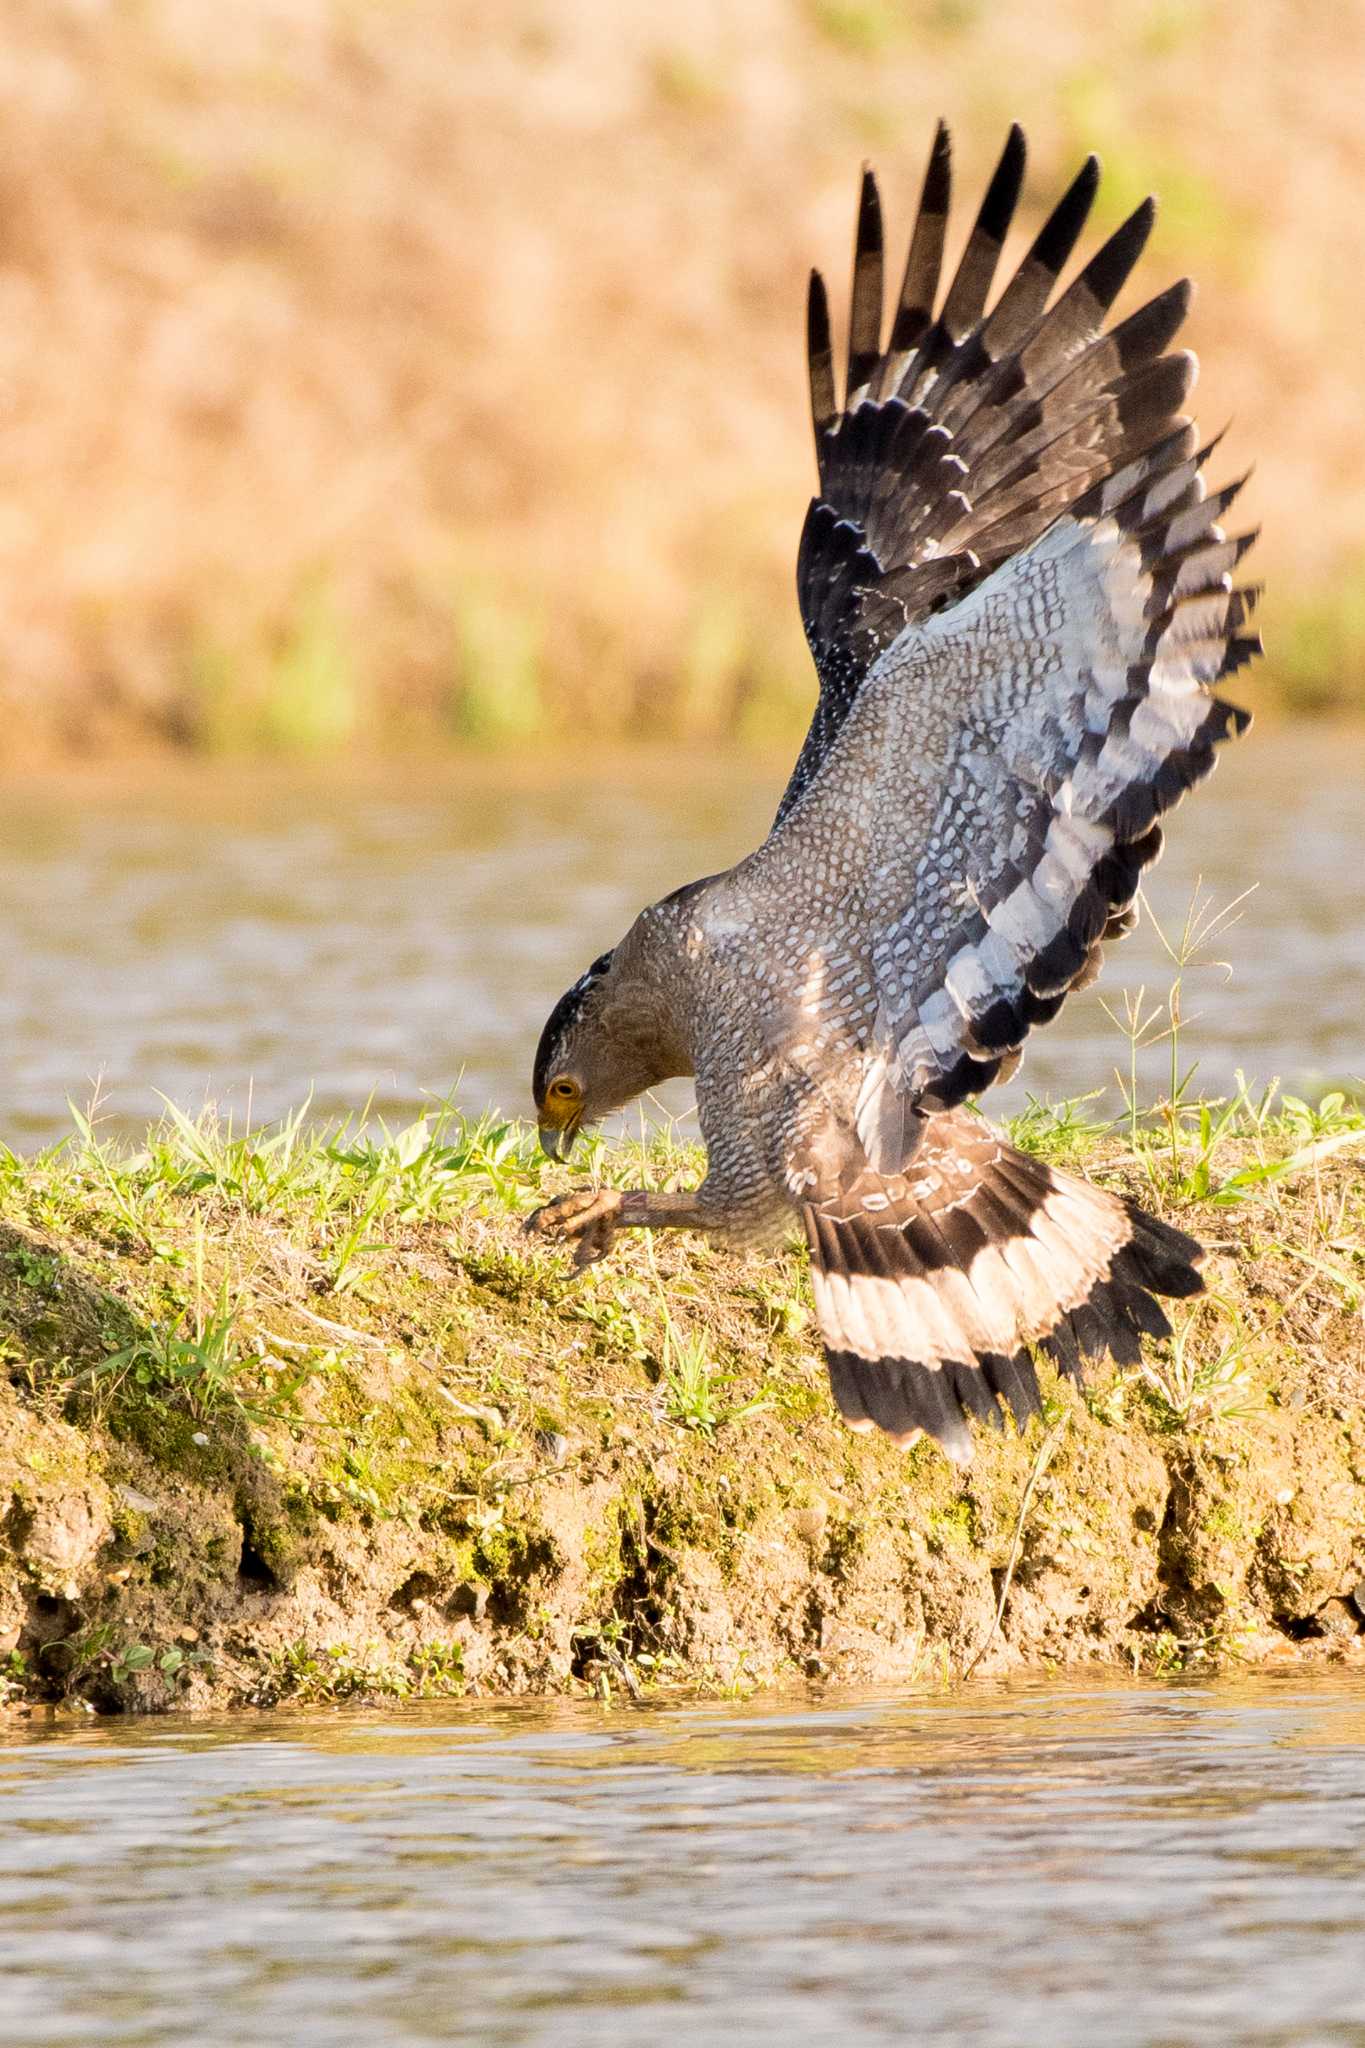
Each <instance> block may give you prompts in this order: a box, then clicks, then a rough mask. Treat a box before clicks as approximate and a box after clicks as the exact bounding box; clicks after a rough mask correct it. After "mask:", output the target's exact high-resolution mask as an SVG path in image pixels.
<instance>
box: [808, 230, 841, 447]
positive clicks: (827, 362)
mask: <svg viewBox="0 0 1365 2048" xmlns="http://www.w3.org/2000/svg"><path fill="white" fill-rule="evenodd" d="M806 361H807V365H808V367H809V372H810V410H811V419H812V420H813V422H814V425H815V440H816V447H817V449H818V447H819V442H820V436H821V435H822V434H823V433H824V432H825V431H826V429H827V428H828V427H830V426H832V425H833V423H834V420H835V418H836V416H837V414H838V411H839V401H838V399H837V397H836V396H835V391H834V345H833V342H832V340H831V338H830V328H829V295H828V293H827V292H826V290H825V280H824V279H823V277H821V275H820V273H819V271H818V270H812V272H811V274H810V289H809V292H808V294H807V297H806Z"/></svg>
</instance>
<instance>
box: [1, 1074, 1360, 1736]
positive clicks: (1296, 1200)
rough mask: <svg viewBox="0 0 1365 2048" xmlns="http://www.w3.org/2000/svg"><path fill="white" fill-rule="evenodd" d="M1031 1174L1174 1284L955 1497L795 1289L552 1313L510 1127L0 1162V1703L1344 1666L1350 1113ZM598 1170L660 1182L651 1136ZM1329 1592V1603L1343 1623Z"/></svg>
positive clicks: (1353, 1303) (983, 1448)
mask: <svg viewBox="0 0 1365 2048" xmlns="http://www.w3.org/2000/svg"><path fill="white" fill-rule="evenodd" d="M1017 1135H1018V1137H1019V1139H1020V1141H1021V1142H1023V1143H1024V1144H1026V1145H1029V1146H1033V1147H1036V1148H1038V1149H1041V1150H1043V1151H1045V1152H1046V1153H1047V1154H1048V1155H1049V1156H1051V1157H1053V1158H1056V1159H1059V1160H1061V1161H1064V1162H1068V1163H1073V1164H1078V1165H1083V1166H1084V1167H1085V1168H1086V1169H1087V1170H1088V1171H1090V1172H1093V1173H1095V1174H1097V1175H1098V1176H1100V1177H1101V1178H1103V1179H1105V1180H1108V1181H1112V1182H1114V1183H1116V1184H1121V1185H1124V1186H1126V1187H1129V1188H1131V1189H1132V1190H1134V1191H1135V1192H1137V1193H1139V1194H1140V1195H1141V1197H1142V1199H1143V1200H1144V1201H1145V1202H1147V1203H1148V1204H1149V1205H1151V1206H1154V1207H1155V1208H1157V1209H1159V1210H1161V1211H1162V1212H1163V1213H1166V1214H1170V1215H1174V1216H1176V1217H1178V1218H1179V1220H1180V1222H1181V1223H1182V1224H1184V1225H1185V1226H1186V1227H1188V1228H1190V1229H1193V1230H1196V1231H1198V1232H1199V1234H1200V1235H1201V1236H1202V1237H1203V1238H1204V1240H1205V1242H1206V1243H1208V1244H1209V1245H1210V1246H1211V1248H1212V1262H1211V1268H1210V1294H1209V1296H1208V1298H1207V1299H1206V1300H1205V1301H1203V1302H1200V1303H1196V1304H1194V1305H1193V1306H1191V1307H1189V1308H1188V1309H1186V1307H1185V1306H1184V1305H1181V1310H1180V1313H1179V1315H1178V1318H1177V1330H1176V1335H1175V1338H1174V1340H1173V1341H1172V1342H1171V1343H1169V1344H1166V1345H1158V1346H1155V1347H1152V1348H1151V1349H1150V1351H1149V1354H1148V1358H1147V1362H1146V1364H1145V1366H1144V1368H1143V1370H1142V1372H1141V1373H1139V1374H1137V1375H1133V1376H1129V1377H1127V1378H1124V1379H1115V1378H1114V1377H1113V1376H1112V1374H1109V1373H1107V1372H1106V1373H1102V1374H1101V1375H1100V1376H1099V1377H1098V1378H1097V1379H1096V1381H1095V1383H1094V1384H1093V1385H1091V1386H1090V1387H1088V1388H1087V1389H1086V1391H1085V1393H1084V1395H1083V1396H1082V1395H1080V1394H1078V1393H1076V1392H1075V1391H1074V1390H1072V1389H1071V1388H1069V1387H1067V1386H1059V1385H1056V1384H1055V1383H1053V1382H1051V1381H1048V1382H1047V1402H1046V1413H1045V1416H1044V1418H1043V1420H1042V1422H1041V1423H1034V1424H1032V1425H1031V1426H1030V1428H1029V1429H1028V1430H1027V1431H1026V1432H1025V1433H1024V1434H1023V1435H1022V1436H1020V1435H1016V1434H1015V1433H1014V1431H1013V1430H1012V1429H1008V1428H1007V1429H1006V1430H1005V1432H1004V1433H1003V1434H1001V1435H998V1436H997V1435H993V1434H992V1433H991V1432H989V1431H982V1432H981V1433H980V1438H979V1444H978V1450H977V1456H976V1461H975V1464H974V1466H973V1467H972V1469H971V1471H970V1472H969V1473H968V1474H967V1475H965V1476H964V1475H962V1474H961V1473H959V1472H957V1471H955V1470H954V1469H953V1468H951V1467H950V1466H949V1465H948V1464H947V1463H946V1461H945V1460H944V1459H942V1458H941V1457H940V1455H939V1454H938V1452H937V1451H936V1450H935V1449H934V1448H933V1447H932V1446H930V1445H923V1444H922V1445H920V1446H918V1447H917V1448H916V1449H915V1450H914V1451H913V1452H911V1453H910V1454H909V1455H903V1454H901V1453H898V1452H896V1451H895V1450H893V1449H892V1448H891V1447H889V1446H888V1445H886V1444H884V1443H882V1442H879V1441H878V1442H868V1441H866V1440H863V1439H861V1438H856V1437H854V1436H852V1435H850V1434H849V1433H848V1432H847V1431H845V1430H844V1429H843V1428H842V1426H841V1425H840V1424H839V1423H838V1422H837V1420H836V1419H835V1418H834V1417H833V1415H832V1414H831V1410H830V1403H829V1399H828V1393H827V1389H826V1385H825V1377H824V1372H823V1368H822V1366H821V1364H820V1362H819V1357H818V1351H817V1348H816V1346H815V1344H814V1341H813V1333H812V1330H811V1327H810V1322H809V1314H808V1298H807V1291H806V1284H805V1277H804V1273H803V1270H802V1263H801V1260H800V1258H799V1256H798V1255H797V1254H795V1253H793V1254H790V1255H787V1256H782V1257H771V1258H769V1257H759V1256H755V1255H746V1256H743V1257H735V1256H729V1255H726V1254H722V1253H719V1252H717V1251H714V1250H711V1249H709V1248H707V1247H706V1246H705V1245H703V1244H700V1243H698V1242H695V1241H691V1240H682V1239H672V1238H669V1237H667V1236H665V1237H661V1238H659V1239H658V1240H657V1241H651V1240H650V1239H648V1238H636V1239H634V1240H625V1241H623V1242H622V1244H621V1246H620V1248H619V1250H618V1252H617V1253H616V1255H615V1256H614V1257H613V1258H612V1260H611V1261H610V1262H609V1263H608V1264H606V1265H605V1266H602V1267H599V1268H596V1269H594V1270H593V1271H591V1272H590V1273H589V1274H588V1275H587V1276H585V1277H584V1278H582V1279H580V1280H571V1279H570V1278H569V1277H568V1273H567V1270H566V1262H565V1261H564V1260H563V1259H562V1258H557V1257H555V1256H553V1255H551V1254H548V1253H547V1252H545V1251H543V1250H541V1249H538V1248H537V1247H536V1246H535V1245H534V1244H533V1243H532V1242H531V1241H530V1240H528V1239H526V1238H525V1237H524V1236H523V1235H522V1233H521V1230H520V1224H521V1220H522V1218H523V1216H524V1215H525V1213H526V1212H527V1211H528V1210H529V1209H530V1208H531V1207H532V1206H533V1205H534V1204H535V1203H537V1202H538V1201H540V1200H542V1199H543V1198H544V1196H545V1194H546V1193H547V1192H548V1191H550V1190H552V1189H554V1188H556V1187H558V1186H560V1185H562V1184H564V1181H565V1179H566V1176H565V1175H564V1174H563V1173H561V1172H558V1171H555V1172H551V1171H549V1170H544V1171H542V1169H541V1166H540V1165H539V1164H538V1163H537V1162H536V1160H535V1155H534V1146H533V1142H532V1141H531V1140H530V1139H529V1137H528V1134H527V1133H525V1132H523V1131H521V1130H518V1129H516V1128H513V1127H507V1126H497V1127H495V1126H489V1125H479V1124H471V1123H469V1122H467V1121H465V1120H463V1119H462V1118H460V1117H459V1116H458V1115H456V1114H454V1113H453V1112H444V1111H443V1112H440V1113H438V1114H434V1115H433V1116H432V1117H431V1118H429V1119H427V1120H424V1121H423V1122H422V1123H420V1124H418V1125H415V1126H413V1127H412V1128H411V1129H409V1130H406V1131H403V1132H401V1133H399V1134H397V1135H388V1134H385V1133H383V1132H379V1131H368V1132H367V1131H364V1130H358V1129H339V1130H333V1131H330V1132H322V1131H319V1130H317V1129H315V1128H309V1127H308V1126H306V1125H305V1124H304V1123H303V1122H302V1120H294V1121H291V1122H288V1123H286V1124H284V1125H281V1126H279V1127H276V1128H274V1129H271V1130H268V1131H263V1132H260V1133H255V1134H252V1135H250V1136H246V1137H241V1138H236V1137H233V1136H232V1135H231V1134H230V1133H228V1132H226V1131H224V1130H222V1129H219V1128H215V1127H214V1126H213V1124H212V1123H211V1122H206V1121H200V1122H190V1121H188V1120H187V1119H185V1118H183V1117H181V1116H179V1115H178V1114H175V1113H171V1114H170V1115H169V1117H168V1119H167V1121H166V1122H164V1123H163V1124H162V1125H161V1126H160V1128H158V1129H157V1130H155V1131H153V1132H151V1133H150V1134H149V1135H148V1138H147V1141H146V1143H145V1145H144V1146H143V1147H141V1148H140V1149H138V1150H136V1151H117V1150H113V1149H111V1148H109V1147H107V1146H105V1145H102V1144H101V1143H100V1142H99V1141H98V1139H97V1138H96V1136H95V1135H94V1134H92V1133H91V1132H90V1131H89V1130H88V1129H79V1130H77V1131H76V1132H75V1133H74V1134H73V1136H72V1138H71V1139H70V1140H69V1141H68V1142H67V1143H65V1144H64V1145H62V1146H60V1147H58V1148H56V1149H55V1150H53V1151H50V1152H48V1153H46V1154H44V1155H42V1156H41V1157H38V1158H32V1159H20V1158H16V1157H8V1156H6V1157H3V1158H0V1359H3V1368H4V1370H3V1374H2V1375H0V1692H2V1693H3V1695H4V1696H6V1697H7V1698H8V1700H9V1701H10V1703H11V1704H19V1703H23V1702H26V1701H43V1700H49V1701H50V1700H67V1701H75V1702H80V1701H84V1702H88V1703H90V1704H92V1705H94V1706H96V1707H98V1708H112V1707H134V1708H145V1709H157V1708H163V1707H170V1706H175V1707H195V1706H206V1705H236V1704H246V1703H260V1704H267V1703H273V1702H276V1701H282V1700H291V1699H295V1700H308V1701H318V1700H335V1699H342V1698H347V1697H352V1696H364V1695H371V1694H387V1695H395V1694H396V1695H399V1696H428V1695H432V1694H443V1693H454V1692H462V1691H465V1690H468V1689H472V1690H476V1691H502V1692H525V1691H542V1690H549V1691H560V1690H567V1689H573V1688H581V1687H589V1688H593V1689H595V1690H597V1691H599V1692H601V1693H604V1694H612V1693H618V1692H621V1693H629V1694H635V1693H637V1692H640V1691H642V1690H643V1689H646V1688H648V1687H651V1686H656V1685H659V1684H661V1683H682V1684H686V1685H691V1686H698V1687H703V1688H709V1689H742V1688H745V1687H748V1686H750V1685H760V1684H763V1683H767V1682H771V1681H775V1680H779V1679H781V1678H783V1677H792V1676H807V1677H812V1676H813V1677H824V1678H830V1679H860V1680H866V1679H886V1678H895V1679H908V1678H910V1677H913V1676H920V1677H934V1678H940V1677H941V1678H945V1679H946V1678H948V1677H950V1676H953V1675H956V1674H962V1673H964V1672H966V1671H969V1670H972V1669H979V1670H982V1671H991V1670H999V1669H1004V1668H1009V1667H1011V1666H1017V1665H1020V1664H1030V1665H1035V1666H1036V1665H1047V1666H1060V1665H1064V1664H1071V1663H1076V1662H1085V1661H1088V1660H1093V1659H1103V1660H1111V1661H1112V1660H1124V1661H1127V1662H1129V1663H1130V1664H1132V1665H1133V1666H1135V1667H1138V1668H1142V1669H1146V1670H1150V1671H1155V1672H1163V1671H1171V1670H1176V1669H1184V1668H1187V1667H1190V1666H1195V1667H1199V1668H1207V1667H1212V1666H1215V1665H1217V1664H1219V1663H1221V1662H1223V1661H1226V1660H1228V1659H1237V1658H1243V1659H1258V1660H1259V1659H1264V1658H1267V1657H1271V1658H1274V1657H1279V1658H1285V1659H1297V1658H1301V1657H1304V1656H1311V1655H1320V1654H1328V1655H1333V1656H1352V1655H1360V1654H1361V1653H1362V1649H1365V1642H1363V1641H1362V1637H1361V1628H1362V1625H1363V1624H1365V1617H1363V1616H1362V1602H1365V1593H1362V1592H1361V1591H1359V1590H1358V1589H1359V1587H1360V1582H1361V1580H1362V1579H1363V1578H1365V1307H1363V1304H1365V1186H1363V1185H1362V1176H1361V1172H1360V1154H1361V1151H1362V1149H1365V1116H1362V1114H1361V1113H1360V1111H1359V1110H1357V1109H1355V1108H1352V1107H1351V1106H1350V1105H1349V1104H1346V1103H1344V1102H1342V1101H1341V1100H1340V1099H1339V1098H1336V1099H1329V1100H1328V1101H1327V1102H1326V1103H1324V1104H1323V1105H1322V1106H1321V1107H1320V1108H1319V1109H1316V1110H1314V1109H1310V1108H1309V1107H1307V1106H1306V1105H1303V1104H1297V1103H1293V1102H1287V1103H1279V1104H1273V1103H1266V1102H1260V1103H1254V1102H1252V1101H1251V1100H1250V1099H1248V1098H1246V1097H1245V1096H1244V1097H1242V1098H1240V1099H1239V1100H1238V1101H1237V1102H1236V1103H1234V1104H1231V1105H1226V1104H1225V1105H1222V1106H1221V1107H1216V1108H1208V1107H1203V1108H1194V1109H1191V1110H1188V1111H1185V1112H1182V1113H1180V1114H1169V1113H1168V1114H1167V1115H1166V1116H1165V1117H1164V1118H1162V1117H1158V1118H1155V1119H1147V1120H1135V1121H1133V1122H1131V1123H1130V1124H1129V1125H1128V1126H1126V1127H1125V1128H1124V1129H1122V1130H1114V1129H1107V1130H1106V1129H1098V1128H1096V1127H1094V1126H1093V1125H1091V1124H1090V1123H1088V1122H1087V1120H1086V1116H1085V1112H1084V1108H1083V1106H1077V1105H1072V1106H1069V1107H1067V1108H1064V1109H1062V1110H1060V1111H1058V1110H1052V1109H1044V1108H1036V1109H1034V1110H1032V1111H1031V1112H1030V1113H1029V1114H1028V1115H1027V1116H1026V1117H1025V1118H1024V1119H1023V1120H1022V1121H1021V1123H1020V1125H1019V1126H1018V1127H1017ZM591 1166H592V1169H593V1170H594V1171H595V1172H597V1173H599V1174H601V1175H602V1176H604V1177H606V1178H609V1179H612V1180H619V1181H623V1182H625V1181H631V1180H636V1179H638V1178H639V1177H640V1176H641V1175H644V1176H647V1177H648V1178H649V1179H650V1180H652V1181H654V1182H656V1183H659V1182H665V1183H666V1182H668V1181H670V1180H673V1179H675V1178H687V1177H689V1176H691V1175H693V1174H694V1173H695V1172H696V1169H697V1159H696V1157H695V1155H694V1154H693V1153H692V1152H691V1151H690V1150H688V1149H687V1148H681V1147H678V1146H676V1145H674V1144H671V1143H669V1142H667V1141H662V1140H661V1141H659V1142H657V1143H655V1144H653V1145H651V1146H650V1147H649V1148H641V1147H639V1146H627V1147H624V1148H620V1149H614V1150H611V1151H606V1150H603V1149H600V1148H599V1150H598V1151H597V1153H596V1156H595V1157H594V1158H593V1159H592V1160H591ZM1353 1595H1354V1600H1353V1598H1352V1596H1353Z"/></svg>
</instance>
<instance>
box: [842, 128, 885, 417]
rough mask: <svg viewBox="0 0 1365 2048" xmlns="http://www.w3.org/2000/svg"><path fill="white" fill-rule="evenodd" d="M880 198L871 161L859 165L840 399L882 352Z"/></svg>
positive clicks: (850, 395)
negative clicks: (844, 375) (845, 373)
mask: <svg viewBox="0 0 1365 2048" xmlns="http://www.w3.org/2000/svg"><path fill="white" fill-rule="evenodd" d="M882 248H883V238H882V202H881V194H880V193H879V192H878V190H877V180H876V176H875V174H874V172H873V170H872V167H871V165H869V164H864V166H863V182H862V189H861V191H860V192H859V195H858V230H857V236H856V239H855V242H854V249H853V301H852V305H851V306H850V309H849V319H848V386H847V390H846V392H845V395H844V403H845V405H848V404H849V403H850V402H851V400H852V398H853V395H854V393H855V392H856V391H858V390H859V389H860V388H861V387H862V386H863V385H864V384H866V383H867V381H868V379H869V377H870V376H871V375H872V372H873V371H874V370H875V368H876V367H877V363H878V361H879V359H880V357H881V352H882Z"/></svg>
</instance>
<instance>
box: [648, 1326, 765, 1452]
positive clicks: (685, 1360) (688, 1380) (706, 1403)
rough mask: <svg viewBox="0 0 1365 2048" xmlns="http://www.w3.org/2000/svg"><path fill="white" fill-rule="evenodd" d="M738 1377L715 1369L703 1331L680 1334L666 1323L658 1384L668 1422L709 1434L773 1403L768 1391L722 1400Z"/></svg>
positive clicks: (757, 1413)
mask: <svg viewBox="0 0 1365 2048" xmlns="http://www.w3.org/2000/svg"><path fill="white" fill-rule="evenodd" d="M737 1377H738V1375H737V1374H735V1373H732V1372H719V1371H717V1369H716V1367H715V1366H714V1365H713V1364H712V1362H711V1352H710V1346H709V1343H708V1341H707V1337H706V1333H705V1331H703V1330H692V1331H689V1332H688V1334H687V1335H686V1336H681V1337H680V1336H679V1335H678V1333H677V1331H676V1329H675V1328H674V1327H673V1325H672V1323H671V1321H670V1322H668V1323H666V1324H665V1326H664V1351H663V1367H662V1371H661V1373H660V1376H659V1385H660V1388H661V1389H662V1393H663V1410H664V1414H665V1415H666V1416H667V1417H668V1419H669V1421H670V1422H676V1423H677V1424H678V1426H679V1428H680V1429H694V1430H696V1431H697V1433H698V1435H700V1436H707V1437H709V1436H714V1435H715V1433H716V1431H717V1430H718V1429H722V1428H724V1427H725V1425H726V1424H727V1423H731V1422H742V1421H743V1420H744V1419H745V1417H746V1416H749V1415H761V1414H763V1413H764V1412H765V1411H766V1410H767V1409H769V1408H771V1407H772V1405H773V1403H772V1397H771V1396H770V1395H767V1394H762V1395H758V1396H757V1397H755V1398H754V1399H753V1400H750V1401H738V1402H733V1403H725V1402H723V1401H722V1400H721V1399H720V1398H719V1396H720V1395H721V1394H722V1392H723V1390H724V1389H725V1388H726V1387H728V1386H732V1385H733V1384H734V1381H735V1379H736V1378H737Z"/></svg>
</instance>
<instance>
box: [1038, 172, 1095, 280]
mask: <svg viewBox="0 0 1365 2048" xmlns="http://www.w3.org/2000/svg"><path fill="white" fill-rule="evenodd" d="M1099 185H1100V160H1099V158H1098V157H1097V156H1088V157H1087V158H1086V160H1085V162H1084V163H1083V164H1082V165H1081V168H1080V169H1079V171H1077V173H1076V175H1075V177H1074V178H1073V179H1072V181H1071V183H1070V185H1068V187H1067V189H1066V191H1065V192H1064V193H1063V194H1062V196H1061V198H1060V199H1059V200H1058V202H1057V204H1056V205H1055V206H1054V207H1053V209H1052V212H1051V213H1050V214H1049V215H1048V217H1047V219H1046V220H1045V221H1044V223H1043V225H1042V228H1041V229H1040V230H1039V233H1038V239H1037V240H1036V241H1035V243H1034V245H1033V250H1032V254H1033V256H1034V258H1035V259H1036V261H1037V262H1039V263H1041V264H1043V265H1044V267H1045V268H1046V269H1048V270H1050V271H1051V272H1052V275H1053V276H1054V277H1056V276H1057V275H1058V274H1059V272H1060V271H1061V268H1062V265H1063V264H1064V263H1065V262H1066V259H1067V257H1068V256H1069V255H1070V254H1071V252H1072V250H1073V249H1074V248H1075V246H1076V243H1077V241H1078V240H1079V238H1080V233H1081V229H1082V228H1083V227H1084V226H1085V223H1086V221H1087V220H1088V219H1089V216H1090V209H1091V207H1092V206H1093V205H1094V203H1095V194H1096V192H1098V190H1099Z"/></svg>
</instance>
